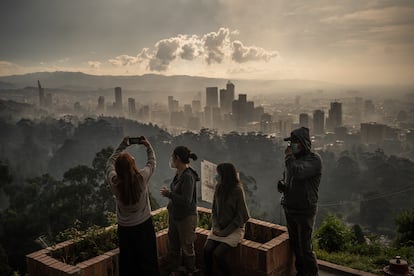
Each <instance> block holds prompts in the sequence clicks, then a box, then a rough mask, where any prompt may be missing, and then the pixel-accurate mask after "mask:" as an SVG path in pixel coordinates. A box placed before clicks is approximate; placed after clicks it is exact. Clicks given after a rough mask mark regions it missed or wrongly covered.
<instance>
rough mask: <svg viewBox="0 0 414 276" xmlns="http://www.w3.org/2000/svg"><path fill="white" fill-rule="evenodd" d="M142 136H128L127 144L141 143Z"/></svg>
mask: <svg viewBox="0 0 414 276" xmlns="http://www.w3.org/2000/svg"><path fill="white" fill-rule="evenodd" d="M142 140H143V139H142V137H130V138H129V144H130V145H132V144H141V143H142Z"/></svg>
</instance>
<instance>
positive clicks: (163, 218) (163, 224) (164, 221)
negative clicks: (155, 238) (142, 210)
mask: <svg viewBox="0 0 414 276" xmlns="http://www.w3.org/2000/svg"><path fill="white" fill-rule="evenodd" d="M152 221H153V223H154V229H155V232H158V231H160V230H162V229H165V228H168V211H167V210H164V211H162V212H159V213H158V214H156V215H155V216H153V217H152Z"/></svg>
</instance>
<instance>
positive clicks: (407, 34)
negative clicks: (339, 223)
mask: <svg viewBox="0 0 414 276" xmlns="http://www.w3.org/2000/svg"><path fill="white" fill-rule="evenodd" d="M0 36H1V43H0V75H11V74H22V73H29V72H37V71H57V70H59V71H82V72H85V73H89V74H96V75H141V74H146V73H157V74H166V75H177V74H186V75H197V76H208V77H224V78H232V79H236V78H249V79H312V80H322V81H328V82H337V83H344V84H345V83H349V84H413V83H414V73H413V72H414V1H411V0H406V1H398V0H396V1H382V0H368V1H360V0H349V1H339V0H315V1H305V0H302V1H299V0H297V1H288V0H285V1H278V0H258V1H254V2H252V1H247V0H243V1H239V0H228V1H224V0H212V1H207V0H167V1H164V0H162V1H161V0H155V1H132V0H118V1H110V0H89V1H82V0H72V1H64V0H36V1H24V0H4V1H1V2H0Z"/></svg>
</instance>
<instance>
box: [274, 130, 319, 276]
mask: <svg viewBox="0 0 414 276" xmlns="http://www.w3.org/2000/svg"><path fill="white" fill-rule="evenodd" d="M284 140H285V141H290V145H288V146H287V148H286V150H285V166H286V168H285V175H284V179H282V180H279V182H278V191H279V192H281V193H283V199H282V206H283V207H284V210H285V216H286V223H287V228H288V232H289V240H290V244H291V246H292V248H293V251H294V253H295V257H296V260H295V267H296V273H297V274H296V275H298V276H305V275H306V276H314V275H318V264H317V262H316V257H315V254H314V253H313V248H312V233H313V226H314V223H315V217H316V212H317V203H318V189H319V183H320V181H321V176H322V160H321V157H320V156H319V155H318V154H317V153H315V152H312V151H311V140H310V137H309V129H308V128H306V127H301V128H298V129H295V130H293V131H292V132H291V134H290V137H288V138H285V139H284Z"/></svg>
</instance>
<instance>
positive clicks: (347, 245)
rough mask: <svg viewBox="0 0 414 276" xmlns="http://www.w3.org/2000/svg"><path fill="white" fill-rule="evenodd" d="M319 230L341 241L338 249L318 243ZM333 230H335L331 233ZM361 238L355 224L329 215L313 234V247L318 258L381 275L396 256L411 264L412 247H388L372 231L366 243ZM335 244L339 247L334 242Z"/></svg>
mask: <svg viewBox="0 0 414 276" xmlns="http://www.w3.org/2000/svg"><path fill="white" fill-rule="evenodd" d="M327 229H329V230H327ZM321 230H323V231H322V232H323V233H325V236H324V237H325V238H327V237H330V238H331V239H339V240H341V246H340V247H341V249H340V250H328V249H332V248H329V246H332V244H329V246H326V243H321V240H320V239H319V237H318V236H319V235H321ZM333 232H337V233H336V234H332V233H333ZM327 233H329V235H328V234H327ZM338 233H341V234H338ZM344 233H345V234H344ZM358 236H359V238H358ZM362 238H364V235H363V234H362V229H361V228H360V227H359V226H358V225H354V226H353V227H352V228H351V229H348V228H347V227H346V226H345V225H344V224H343V222H342V221H341V220H339V219H338V218H336V217H334V216H333V215H329V216H328V217H327V219H326V220H325V221H324V223H323V225H322V226H321V228H320V229H319V231H318V233H317V235H316V239H315V240H314V250H315V252H316V256H317V258H318V259H321V260H325V261H328V262H332V263H335V264H340V265H343V266H347V267H351V268H355V269H359V270H362V271H367V272H371V273H375V274H382V268H383V267H385V266H386V265H388V262H389V260H390V259H392V258H394V257H395V256H397V255H398V256H401V257H402V258H403V259H405V260H407V261H408V263H411V264H412V263H414V246H403V247H399V246H397V247H393V246H388V245H386V244H383V243H381V239H380V238H379V237H378V236H376V235H374V234H368V235H367V240H368V242H365V238H364V242H362ZM358 240H359V241H358ZM323 246H326V247H323ZM335 247H339V246H338V245H337V244H335Z"/></svg>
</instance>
